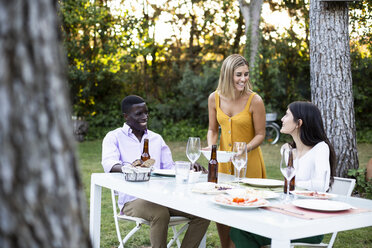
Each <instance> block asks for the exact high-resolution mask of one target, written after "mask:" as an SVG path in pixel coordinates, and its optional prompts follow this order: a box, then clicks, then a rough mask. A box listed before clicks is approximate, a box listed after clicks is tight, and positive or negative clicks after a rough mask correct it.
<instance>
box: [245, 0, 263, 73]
mask: <svg viewBox="0 0 372 248" xmlns="http://www.w3.org/2000/svg"><path fill="white" fill-rule="evenodd" d="M262 3H263V0H252V1H251V2H250V4H248V3H247V2H246V0H239V5H240V11H241V13H242V15H243V17H244V20H245V37H246V44H247V46H246V47H247V49H249V51H248V54H249V66H250V67H251V68H254V67H255V62H256V56H257V53H258V47H259V44H260V35H259V30H260V29H259V27H260V18H261V9H262Z"/></svg>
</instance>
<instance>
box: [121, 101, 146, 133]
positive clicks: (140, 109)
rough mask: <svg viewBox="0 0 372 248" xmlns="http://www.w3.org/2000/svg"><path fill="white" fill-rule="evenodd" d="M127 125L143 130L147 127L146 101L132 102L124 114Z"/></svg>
mask: <svg viewBox="0 0 372 248" xmlns="http://www.w3.org/2000/svg"><path fill="white" fill-rule="evenodd" d="M124 117H125V119H126V122H127V124H128V126H130V127H131V128H132V129H133V130H137V131H144V130H146V129H147V120H148V118H149V114H148V111H147V106H146V103H145V102H143V103H138V104H134V105H133V106H132V107H131V108H130V110H129V112H128V113H127V114H124Z"/></svg>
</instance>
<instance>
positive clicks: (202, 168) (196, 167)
mask: <svg viewBox="0 0 372 248" xmlns="http://www.w3.org/2000/svg"><path fill="white" fill-rule="evenodd" d="M192 170H193V171H202V173H204V174H206V173H208V170H207V169H205V168H204V167H203V166H201V165H200V164H199V163H194V164H193V165H192Z"/></svg>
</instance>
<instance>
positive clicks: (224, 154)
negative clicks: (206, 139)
mask: <svg viewBox="0 0 372 248" xmlns="http://www.w3.org/2000/svg"><path fill="white" fill-rule="evenodd" d="M201 152H202V153H203V155H204V157H205V158H206V159H207V160H210V159H211V151H210V150H201ZM232 156H234V153H233V152H228V151H217V161H218V162H220V163H227V162H229V161H230V160H231V158H232Z"/></svg>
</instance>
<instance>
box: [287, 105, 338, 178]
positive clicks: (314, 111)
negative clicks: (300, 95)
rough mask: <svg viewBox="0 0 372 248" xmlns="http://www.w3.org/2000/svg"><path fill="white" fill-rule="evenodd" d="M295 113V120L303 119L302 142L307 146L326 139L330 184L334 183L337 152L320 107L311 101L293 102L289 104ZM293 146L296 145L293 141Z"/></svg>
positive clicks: (293, 113)
mask: <svg viewBox="0 0 372 248" xmlns="http://www.w3.org/2000/svg"><path fill="white" fill-rule="evenodd" d="M288 108H289V110H290V111H291V113H292V115H293V120H294V121H295V122H298V120H299V119H301V120H302V125H301V128H300V139H301V141H302V143H304V144H305V145H307V146H311V147H313V146H315V145H316V144H318V143H319V142H322V141H324V142H325V143H326V144H327V145H328V147H329V165H330V167H331V168H330V171H331V179H330V185H332V184H333V177H334V176H335V166H336V154H335V150H334V148H333V146H332V144H331V142H329V140H328V137H327V134H326V132H325V130H324V126H323V120H322V116H321V114H320V110H319V109H318V107H317V106H316V105H315V104H313V103H311V102H302V101H298V102H292V103H291V104H289V106H288ZM292 147H296V144H295V143H294V142H293V143H292Z"/></svg>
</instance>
